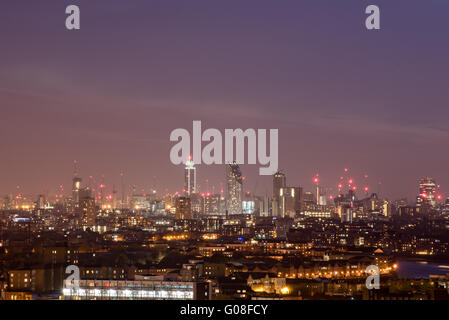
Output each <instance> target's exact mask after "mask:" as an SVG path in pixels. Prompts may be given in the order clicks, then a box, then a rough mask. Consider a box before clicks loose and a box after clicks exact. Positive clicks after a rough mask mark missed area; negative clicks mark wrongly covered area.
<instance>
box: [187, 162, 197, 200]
mask: <svg viewBox="0 0 449 320" xmlns="http://www.w3.org/2000/svg"><path fill="white" fill-rule="evenodd" d="M184 192H185V194H186V195H187V196H190V195H192V194H194V193H196V168H195V164H194V163H193V161H192V159H189V160H188V161H187V162H186V167H185V169H184Z"/></svg>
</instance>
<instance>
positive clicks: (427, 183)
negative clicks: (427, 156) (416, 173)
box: [416, 178, 437, 207]
mask: <svg viewBox="0 0 449 320" xmlns="http://www.w3.org/2000/svg"><path fill="white" fill-rule="evenodd" d="M436 191H437V188H436V183H435V180H434V179H432V178H422V179H419V194H418V196H417V198H416V206H418V207H421V206H425V207H434V206H435V205H436Z"/></svg>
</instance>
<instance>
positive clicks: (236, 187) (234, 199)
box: [226, 162, 243, 215]
mask: <svg viewBox="0 0 449 320" xmlns="http://www.w3.org/2000/svg"><path fill="white" fill-rule="evenodd" d="M226 186H227V188H226V208H227V210H228V214H230V215H232V214H242V192H243V179H242V172H241V171H240V167H239V165H238V164H236V163H235V162H233V163H229V164H227V165H226Z"/></svg>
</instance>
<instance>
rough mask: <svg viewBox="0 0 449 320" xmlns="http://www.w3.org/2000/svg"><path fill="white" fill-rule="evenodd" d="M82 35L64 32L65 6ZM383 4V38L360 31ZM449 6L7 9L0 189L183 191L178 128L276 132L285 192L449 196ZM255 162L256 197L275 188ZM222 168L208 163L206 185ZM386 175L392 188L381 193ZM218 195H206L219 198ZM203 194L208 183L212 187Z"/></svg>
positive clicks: (148, 3) (404, 2) (86, 4)
mask: <svg viewBox="0 0 449 320" xmlns="http://www.w3.org/2000/svg"><path fill="white" fill-rule="evenodd" d="M69 4H78V5H79V6H80V8H81V30H80V31H68V30H66V29H65V26H64V23H65V17H66V15H65V7H66V6H67V5H69ZM369 4H377V5H379V6H380V9H381V28H382V29H381V30H380V31H367V30H366V29H365V27H364V19H365V17H366V15H365V14H364V10H365V7H366V6H367V5H369ZM448 18H449V2H448V1H445V0H426V1H414V0H396V1H386V0H374V1H369V2H368V1H335V0H328V1H323V0H313V1H312V0H308V1H300V0H283V1H274V0H270V1H266V0H257V1H256V0H245V1H241V0H226V1H224V0H219V1H210V0H207V1H206V0H195V1H181V0H179V1H174V0H173V1H166V0H159V1H153V0H145V1H144V0H140V1H138V0H127V1H124V0H121V1H118V0H108V1H100V0H96V1H91V0H89V1H87V0H84V1H75V0H73V1H59V0H58V1H56V0H54V1H49V0H40V1H12V0H10V1H7V2H5V3H4V4H2V10H0V38H1V41H2V50H1V51H0V106H1V107H0V108H1V109H0V111H1V116H0V136H1V139H0V155H1V166H0V194H6V193H9V192H14V190H15V187H16V185H20V186H21V189H22V191H23V192H32V193H38V192H39V193H40V192H53V190H56V188H57V186H58V185H59V184H63V185H64V187H65V188H66V190H68V189H69V187H70V179H71V177H72V171H73V164H72V161H73V160H74V159H77V160H78V162H79V173H80V175H81V176H82V177H84V178H85V180H87V177H88V176H89V175H93V176H95V177H96V178H97V179H99V177H100V176H101V175H102V174H104V175H105V182H106V185H107V186H108V187H109V188H110V187H111V186H112V184H113V183H115V184H116V185H117V186H118V185H120V177H119V174H120V172H121V171H124V172H125V175H126V178H125V182H126V184H127V185H129V184H130V183H133V184H136V185H137V186H138V188H139V189H140V188H145V189H147V190H148V189H149V188H150V187H152V186H155V187H156V188H157V189H159V190H160V189H165V188H168V189H169V191H171V192H173V191H176V190H181V189H182V184H183V176H182V175H183V169H182V167H177V166H174V165H172V164H171V163H170V161H169V150H170V148H171V146H172V145H173V143H170V141H169V135H170V132H171V131H172V130H173V129H175V128H186V129H188V130H189V131H191V127H192V121H193V120H202V122H203V127H205V128H211V127H212V128H218V129H225V128H238V127H240V128H243V129H246V128H266V129H270V128H277V129H279V135H280V152H279V161H280V168H282V169H284V170H285V172H286V174H287V181H288V184H289V185H302V186H304V187H305V188H306V189H308V188H311V187H312V183H311V182H312V177H313V176H314V175H315V174H316V173H317V172H318V173H319V174H320V177H321V181H322V183H323V184H324V185H328V186H332V187H335V186H336V184H337V181H338V177H339V176H340V175H341V174H342V172H343V168H345V167H348V168H350V170H351V176H353V177H354V178H356V184H357V185H358V186H359V187H360V188H361V187H363V186H364V185H365V182H363V183H362V182H361V180H362V179H361V178H360V177H361V176H363V175H364V174H368V175H369V178H368V180H369V181H367V182H366V184H369V186H370V187H371V189H372V190H373V191H379V190H380V191H381V193H382V195H385V196H387V197H389V198H396V197H401V196H407V197H409V198H411V197H412V196H414V195H415V194H416V192H417V179H418V178H419V177H421V176H431V177H434V178H435V179H436V180H437V182H438V183H440V184H441V188H442V192H443V194H444V196H449V170H448V167H449V166H448V158H449V148H448V142H449V126H448V123H449V108H448V97H449V93H448V83H449V81H448V80H449V79H448V78H449V62H448V58H449V19H448ZM258 167H259V166H258V165H255V166H243V173H244V175H245V176H247V179H246V182H247V186H246V189H250V190H252V191H255V192H256V193H259V194H263V193H265V192H271V179H270V178H269V177H261V176H258ZM224 172H225V170H224V168H223V167H217V166H211V167H205V166H200V167H199V168H198V174H199V176H198V178H199V180H200V182H201V184H203V185H204V180H205V179H207V178H209V180H210V183H209V184H210V186H212V185H216V186H217V190H218V189H219V183H220V182H224ZM378 181H382V186H381V188H380V189H379V187H378V186H377V184H378ZM210 189H211V188H210ZM203 190H204V189H203Z"/></svg>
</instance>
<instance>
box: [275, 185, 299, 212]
mask: <svg viewBox="0 0 449 320" xmlns="http://www.w3.org/2000/svg"><path fill="white" fill-rule="evenodd" d="M279 193H280V196H279V208H280V210H279V211H278V215H279V216H280V217H282V218H285V217H291V218H294V217H295V214H296V213H298V212H299V211H300V210H301V200H302V188H301V187H285V188H281V189H280V192H279Z"/></svg>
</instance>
